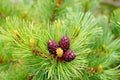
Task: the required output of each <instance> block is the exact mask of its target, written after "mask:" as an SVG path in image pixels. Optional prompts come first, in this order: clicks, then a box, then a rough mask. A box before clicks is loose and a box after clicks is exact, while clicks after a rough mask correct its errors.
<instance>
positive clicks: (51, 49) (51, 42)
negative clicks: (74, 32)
mask: <svg viewBox="0 0 120 80" xmlns="http://www.w3.org/2000/svg"><path fill="white" fill-rule="evenodd" d="M58 47H59V45H58V44H57V43H56V42H55V41H54V40H49V41H48V50H49V52H50V53H52V54H55V53H56V49H57V48H58Z"/></svg>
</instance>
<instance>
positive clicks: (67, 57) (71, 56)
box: [63, 50, 76, 62]
mask: <svg viewBox="0 0 120 80" xmlns="http://www.w3.org/2000/svg"><path fill="white" fill-rule="evenodd" d="M75 57H76V54H75V52H74V51H72V50H68V51H66V52H65V53H64V54H63V59H64V60H65V61H67V62H69V61H72V60H73V59H75Z"/></svg>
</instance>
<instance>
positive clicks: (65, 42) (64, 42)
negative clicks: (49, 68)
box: [59, 36, 70, 51]
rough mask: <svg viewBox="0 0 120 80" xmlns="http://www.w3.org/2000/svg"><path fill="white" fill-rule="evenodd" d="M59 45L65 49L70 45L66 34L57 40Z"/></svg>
mask: <svg viewBox="0 0 120 80" xmlns="http://www.w3.org/2000/svg"><path fill="white" fill-rule="evenodd" d="M59 45H60V47H61V48H62V49H63V50H64V51H67V50H68V49H69V47H70V39H69V38H68V37H67V36H63V37H62V38H61V40H60V42H59Z"/></svg>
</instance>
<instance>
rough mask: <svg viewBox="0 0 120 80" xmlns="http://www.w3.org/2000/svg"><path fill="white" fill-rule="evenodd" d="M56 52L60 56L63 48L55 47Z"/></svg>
mask: <svg viewBox="0 0 120 80" xmlns="http://www.w3.org/2000/svg"><path fill="white" fill-rule="evenodd" d="M56 54H57V56H58V57H62V55H63V50H62V49H61V48H57V49H56Z"/></svg>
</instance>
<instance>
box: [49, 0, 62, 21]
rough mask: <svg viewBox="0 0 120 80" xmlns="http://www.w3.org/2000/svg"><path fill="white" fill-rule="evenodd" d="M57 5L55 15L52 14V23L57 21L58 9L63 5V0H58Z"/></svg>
mask: <svg viewBox="0 0 120 80" xmlns="http://www.w3.org/2000/svg"><path fill="white" fill-rule="evenodd" d="M55 2H56V5H55V8H54V11H53V14H52V17H51V19H50V21H51V22H53V21H55V17H56V15H57V12H58V8H59V7H60V6H61V4H62V0H56V1H55Z"/></svg>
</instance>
